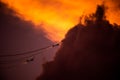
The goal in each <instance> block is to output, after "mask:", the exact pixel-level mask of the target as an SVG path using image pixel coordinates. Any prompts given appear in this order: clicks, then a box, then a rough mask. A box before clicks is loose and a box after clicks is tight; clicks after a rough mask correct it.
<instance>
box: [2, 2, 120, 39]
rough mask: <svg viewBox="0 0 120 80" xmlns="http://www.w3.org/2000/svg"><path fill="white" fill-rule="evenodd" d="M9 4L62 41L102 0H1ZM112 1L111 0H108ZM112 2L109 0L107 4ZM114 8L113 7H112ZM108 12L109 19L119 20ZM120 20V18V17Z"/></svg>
mask: <svg viewBox="0 0 120 80" xmlns="http://www.w3.org/2000/svg"><path fill="white" fill-rule="evenodd" d="M1 1H2V2H4V3H6V4H8V7H9V8H12V9H13V10H14V11H16V12H17V13H18V14H16V15H17V16H18V17H20V18H21V19H24V20H27V21H31V22H33V23H34V24H35V25H36V28H41V29H43V30H44V31H45V32H46V34H47V35H46V37H48V38H49V39H50V40H52V41H60V40H61V39H63V38H64V35H65V34H66V32H67V31H68V29H70V28H71V27H73V26H74V25H75V24H77V23H78V22H79V17H80V16H81V15H83V14H84V15H86V14H90V13H93V12H94V11H95V9H96V5H98V4H101V3H102V2H103V1H102V0H91V1H89V0H1ZM107 1H110V0H107ZM110 4H112V3H111V2H108V4H107V5H110ZM113 6H114V5H113ZM112 9H113V7H112ZM112 9H111V10H110V11H109V12H108V13H109V14H110V16H109V17H108V19H109V20H110V21H111V22H112V23H114V22H119V21H117V20H118V17H116V16H114V19H113V17H112V16H113V13H114V12H113V13H111V11H112ZM119 20H120V19H119Z"/></svg>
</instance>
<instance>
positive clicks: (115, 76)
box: [37, 5, 120, 80]
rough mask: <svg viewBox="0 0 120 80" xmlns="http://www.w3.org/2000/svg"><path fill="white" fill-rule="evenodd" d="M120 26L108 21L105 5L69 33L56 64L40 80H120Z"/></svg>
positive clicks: (55, 61) (50, 66)
mask: <svg viewBox="0 0 120 80" xmlns="http://www.w3.org/2000/svg"><path fill="white" fill-rule="evenodd" d="M119 28H120V26H119V25H117V24H110V23H109V21H107V20H106V18H105V7H104V5H101V6H98V7H97V10H96V13H95V14H92V15H90V16H89V17H86V20H85V24H84V25H83V24H78V25H76V26H75V27H73V28H72V29H70V30H69V31H68V33H67V34H66V37H65V39H64V40H63V43H62V45H61V48H60V49H59V51H58V52H57V53H56V57H55V60H54V61H52V62H48V63H46V64H44V65H43V67H44V71H43V74H42V75H41V76H40V77H39V78H38V79H37V80H119V79H120V76H119V73H120V66H119V64H120V29H119Z"/></svg>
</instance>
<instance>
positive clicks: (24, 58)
mask: <svg viewBox="0 0 120 80" xmlns="http://www.w3.org/2000/svg"><path fill="white" fill-rule="evenodd" d="M59 45H60V43H56V44H53V45H51V46H47V47H44V48H41V49H39V50H38V49H37V50H33V51H29V52H30V53H31V52H38V51H43V50H45V49H48V48H53V47H56V46H59ZM26 53H27V54H30V53H28V52H26ZM26 53H24V54H23V53H22V54H21V55H26ZM40 53H41V52H39V53H32V54H30V55H28V56H25V57H22V58H19V59H14V60H10V61H0V64H10V63H15V62H19V61H22V60H24V61H26V62H31V61H33V60H34V58H33V56H36V55H39V54H40ZM21 55H20V54H19V55H16V54H14V55H4V57H10V56H21ZM1 57H3V56H1Z"/></svg>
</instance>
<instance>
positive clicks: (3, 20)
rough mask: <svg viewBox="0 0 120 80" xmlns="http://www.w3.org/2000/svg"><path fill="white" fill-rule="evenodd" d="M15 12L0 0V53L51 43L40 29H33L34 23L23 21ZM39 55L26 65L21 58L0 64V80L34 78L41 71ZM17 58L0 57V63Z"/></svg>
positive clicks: (24, 50) (39, 46) (30, 48)
mask: <svg viewBox="0 0 120 80" xmlns="http://www.w3.org/2000/svg"><path fill="white" fill-rule="evenodd" d="M15 14H17V13H16V12H15V11H13V10H12V9H9V8H8V7H7V5H6V4H4V3H1V2H0V55H9V54H18V53H22V52H26V51H31V50H35V49H38V48H42V47H44V46H47V45H49V44H51V43H52V42H51V41H50V40H48V39H46V38H45V37H44V35H45V33H43V31H42V30H36V29H34V27H35V25H33V24H32V23H31V22H30V21H24V20H22V19H20V18H18V17H17V16H15ZM41 56H45V55H41ZM41 56H39V59H38V62H37V61H33V63H32V64H28V65H23V64H22V62H21V61H23V60H21V61H19V62H15V63H13V64H12V63H10V62H9V63H8V64H5V65H4V64H0V80H33V79H35V78H36V76H37V75H38V74H40V73H41V71H40V70H42V69H40V65H41V64H42V63H43V61H42V59H41V58H42V57H41ZM37 57H38V56H37ZM19 58H20V57H19V56H16V57H12V58H11V57H10V58H2V57H0V63H1V61H3V62H4V61H9V60H14V59H15V60H16V59H19ZM35 60H36V59H35ZM16 63H17V64H16ZM39 63H40V64H39ZM14 65H15V66H14ZM38 65H39V66H38ZM11 66H13V67H15V68H13V67H11ZM21 66H22V67H21ZM36 66H38V67H36ZM6 67H10V68H6ZM33 68H34V69H33Z"/></svg>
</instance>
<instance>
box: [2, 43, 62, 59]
mask: <svg viewBox="0 0 120 80" xmlns="http://www.w3.org/2000/svg"><path fill="white" fill-rule="evenodd" d="M60 43H61V42H59V43H56V44H53V45H50V46H46V47H43V48H40V49H36V50H32V51H27V52H23V53H19V54H18V53H17V54H11V55H0V57H12V56H22V55H28V54H32V53H34V52H38V51H42V50H45V49H48V48H50V47H56V46H59V44H60Z"/></svg>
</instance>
